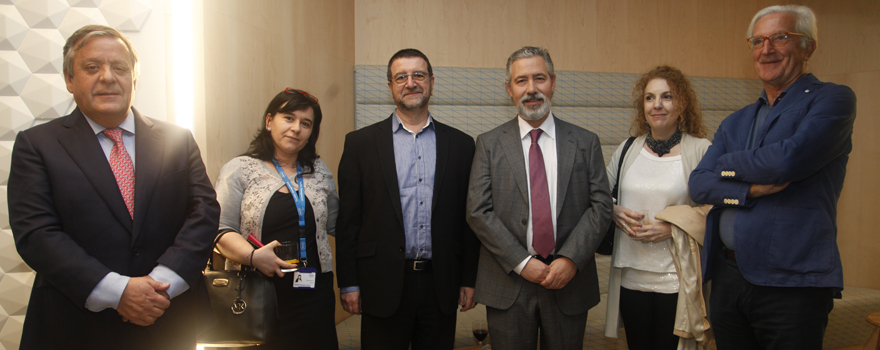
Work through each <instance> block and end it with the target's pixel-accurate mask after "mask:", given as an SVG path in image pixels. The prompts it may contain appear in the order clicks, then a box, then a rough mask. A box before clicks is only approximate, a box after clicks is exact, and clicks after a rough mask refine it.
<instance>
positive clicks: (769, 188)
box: [746, 181, 791, 199]
mask: <svg viewBox="0 0 880 350" xmlns="http://www.w3.org/2000/svg"><path fill="white" fill-rule="evenodd" d="M790 184H791V181H789V182H786V183H784V184H780V185H761V184H752V186H751V187H749V193H748V194H746V198H749V199H751V198H758V197H763V196H766V195H770V194H774V193H776V192H779V191H782V190H784V189H785V188H786V187H788V185H790Z"/></svg>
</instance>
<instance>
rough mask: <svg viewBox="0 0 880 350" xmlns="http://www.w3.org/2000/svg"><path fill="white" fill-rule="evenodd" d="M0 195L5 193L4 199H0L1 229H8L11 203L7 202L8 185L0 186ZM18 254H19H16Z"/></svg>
mask: <svg viewBox="0 0 880 350" xmlns="http://www.w3.org/2000/svg"><path fill="white" fill-rule="evenodd" d="M0 195H3V200H0V229H3V230H8V229H9V205H8V204H7V203H6V186H5V185H4V186H0ZM16 255H18V254H16Z"/></svg>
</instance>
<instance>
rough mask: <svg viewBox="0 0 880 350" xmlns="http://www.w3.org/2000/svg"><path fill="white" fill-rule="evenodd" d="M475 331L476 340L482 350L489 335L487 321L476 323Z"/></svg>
mask: <svg viewBox="0 0 880 350" xmlns="http://www.w3.org/2000/svg"><path fill="white" fill-rule="evenodd" d="M473 330H474V338H475V339H476V340H477V343H478V344H479V345H480V348H483V340H486V337H487V336H488V335H489V327H487V326H486V321H482V320H480V321H474V327H473Z"/></svg>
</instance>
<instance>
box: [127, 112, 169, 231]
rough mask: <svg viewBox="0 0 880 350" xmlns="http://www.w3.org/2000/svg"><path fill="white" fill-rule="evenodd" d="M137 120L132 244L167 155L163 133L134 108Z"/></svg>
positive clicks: (144, 217)
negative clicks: (155, 128) (157, 130)
mask: <svg viewBox="0 0 880 350" xmlns="http://www.w3.org/2000/svg"><path fill="white" fill-rule="evenodd" d="M132 111H133V112H134V122H135V130H134V132H135V137H134V140H135V158H136V160H137V161H136V162H135V176H134V179H135V180H134V181H135V185H134V230H133V231H132V240H131V242H132V244H134V243H135V242H136V240H137V237H138V235H139V234H140V229H141V227H143V224H144V220H145V219H146V216H147V208H149V206H150V200H151V199H152V196H153V189H155V188H156V184H157V182H158V181H159V175H160V174H161V172H162V161H163V158H164V155H165V142H164V139H163V137H162V135H161V134H159V133H158V132H156V130H153V126H154V124H153V122H152V121H150V120H149V119H147V118H145V117H143V116H141V114H140V113H138V111H137V110H135V109H134V108H132Z"/></svg>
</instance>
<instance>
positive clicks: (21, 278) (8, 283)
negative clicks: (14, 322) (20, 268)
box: [0, 272, 35, 315]
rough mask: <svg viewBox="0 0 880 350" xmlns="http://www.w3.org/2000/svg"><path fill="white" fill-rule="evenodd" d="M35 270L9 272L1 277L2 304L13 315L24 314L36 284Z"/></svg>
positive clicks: (0, 292) (0, 293)
mask: <svg viewBox="0 0 880 350" xmlns="http://www.w3.org/2000/svg"><path fill="white" fill-rule="evenodd" d="M34 277H35V274H34V273H33V272H7V273H6V274H5V275H3V278H2V279H0V306H3V309H4V310H6V312H8V313H9V314H12V315H23V314H24V313H25V310H26V309H27V302H28V298H29V295H30V293H28V292H30V290H31V286H33V285H34Z"/></svg>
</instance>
